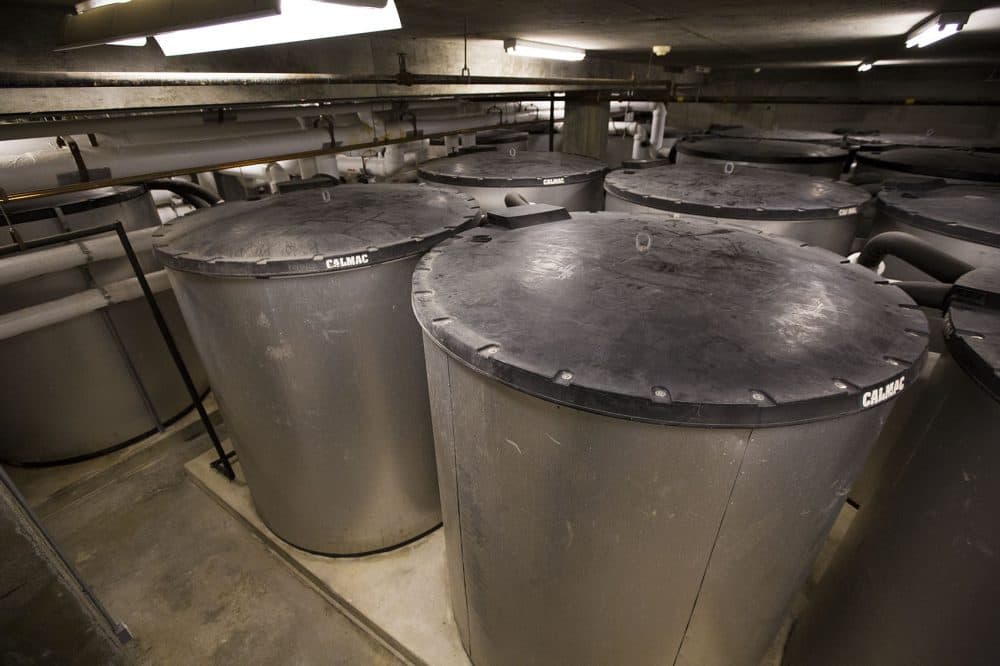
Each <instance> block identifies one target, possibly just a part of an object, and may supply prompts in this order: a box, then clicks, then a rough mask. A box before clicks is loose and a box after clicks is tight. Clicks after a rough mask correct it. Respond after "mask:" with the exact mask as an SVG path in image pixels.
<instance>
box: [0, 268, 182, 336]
mask: <svg viewBox="0 0 1000 666" xmlns="http://www.w3.org/2000/svg"><path fill="white" fill-rule="evenodd" d="M146 281H147V282H149V288H150V289H151V290H152V291H153V293H154V294H157V293H160V292H162V291H166V290H168V289H170V281H169V280H168V279H167V272H166V271H165V270H160V271H156V272H155V273H149V274H147V275H146ZM142 295H143V293H142V287H141V286H140V285H139V280H138V278H134V277H133V278H128V279H127V280H121V281H120V282H113V283H111V284H108V285H104V286H103V287H101V288H100V289H88V290H87V291H81V292H80V293H78V294H73V295H72V296H66V297H65V298H59V299H56V300H54V301H49V302H47V303H41V304H39V305H33V306H31V307H27V308H22V309H20V310H15V311H14V312H8V313H7V314H4V315H0V340H6V339H7V338H12V337H14V336H16V335H22V334H24V333H30V332H32V331H37V330H38V329H40V328H45V327H46V326H52V325H53V324H58V323H61V322H64V321H68V320H70V319H75V318H76V317H80V316H83V315H85V314H88V313H90V312H96V311H98V310H100V309H102V308H106V307H108V306H109V305H114V304H115V303H124V302H125V301H131V300H134V299H136V298H140V297H141V296H142Z"/></svg>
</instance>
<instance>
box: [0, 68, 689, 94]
mask: <svg viewBox="0 0 1000 666" xmlns="http://www.w3.org/2000/svg"><path fill="white" fill-rule="evenodd" d="M669 84H670V82H669V81H668V80H662V79H637V78H635V77H634V76H632V77H630V78H627V79H613V78H590V77H559V76H464V75H461V74H414V73H413V72H408V71H406V70H405V69H401V70H400V71H399V72H397V73H394V74H360V75H355V74H319V73H317V74H312V73H308V74H307V73H272V72H56V71H37V72H16V71H15V72H11V71H6V72H0V87H4V88H94V87H102V88H122V87H125V88H131V87H148V86H170V87H185V86H198V87H203V86H273V85H280V86H302V85H324V86H330V85H399V86H421V85H459V86H469V85H473V86H475V85H544V86H558V87H560V88H563V87H573V86H586V87H590V88H620V89H623V90H630V89H634V88H663V89H666V88H668V87H669Z"/></svg>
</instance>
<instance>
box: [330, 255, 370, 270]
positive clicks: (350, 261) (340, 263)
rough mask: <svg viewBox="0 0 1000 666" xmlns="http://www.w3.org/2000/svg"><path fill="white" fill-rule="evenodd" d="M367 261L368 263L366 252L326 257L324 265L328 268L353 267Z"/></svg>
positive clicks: (362, 264)
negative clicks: (334, 257) (332, 257)
mask: <svg viewBox="0 0 1000 666" xmlns="http://www.w3.org/2000/svg"><path fill="white" fill-rule="evenodd" d="M367 263H368V255H367V254H352V255H351V256H349V257H337V258H336V259H327V260H326V267H327V268H330V269H337V268H355V267H357V266H364V265H365V264H367Z"/></svg>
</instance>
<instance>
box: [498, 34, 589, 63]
mask: <svg viewBox="0 0 1000 666" xmlns="http://www.w3.org/2000/svg"><path fill="white" fill-rule="evenodd" d="M503 47H504V50H506V51H507V53H509V54H510V55H516V56H524V57H527V58H549V59H550V60H571V61H575V62H579V61H580V60H583V59H584V58H586V57H587V52H586V51H584V50H583V49H576V48H573V47H572V46H558V45H556V44H543V43H541V42H529V41H527V40H525V39H506V40H504V43H503Z"/></svg>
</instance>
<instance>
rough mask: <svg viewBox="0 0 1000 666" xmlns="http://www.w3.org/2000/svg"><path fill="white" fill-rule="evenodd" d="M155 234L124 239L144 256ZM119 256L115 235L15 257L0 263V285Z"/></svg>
mask: <svg viewBox="0 0 1000 666" xmlns="http://www.w3.org/2000/svg"><path fill="white" fill-rule="evenodd" d="M158 231H160V228H159V227H148V228H145V229H139V230H138V231H132V232H130V233H129V234H128V238H129V241H130V242H131V243H132V247H133V248H134V249H135V251H136V252H145V251H147V250H149V249H150V248H151V247H152V238H153V234H154V233H156V232H158ZM123 256H125V250H124V248H123V247H122V244H121V241H120V240H118V236H117V235H115V234H108V235H104V236H97V237H95V238H88V239H85V240H80V241H77V242H76V243H72V244H68V245H59V246H56V247H52V248H48V249H45V250H36V251H34V252H25V253H21V254H15V255H12V256H9V257H5V258H3V259H0V285H2V284H10V283H11V282H20V281H21V280H27V279H30V278H33V277H39V276H41V275H47V274H49V273H55V272H56V271H61V270H64V269H67V268H73V267H75V266H83V265H84V264H87V263H91V262H94V261H103V260H105V259H117V258H118V257H123Z"/></svg>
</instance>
